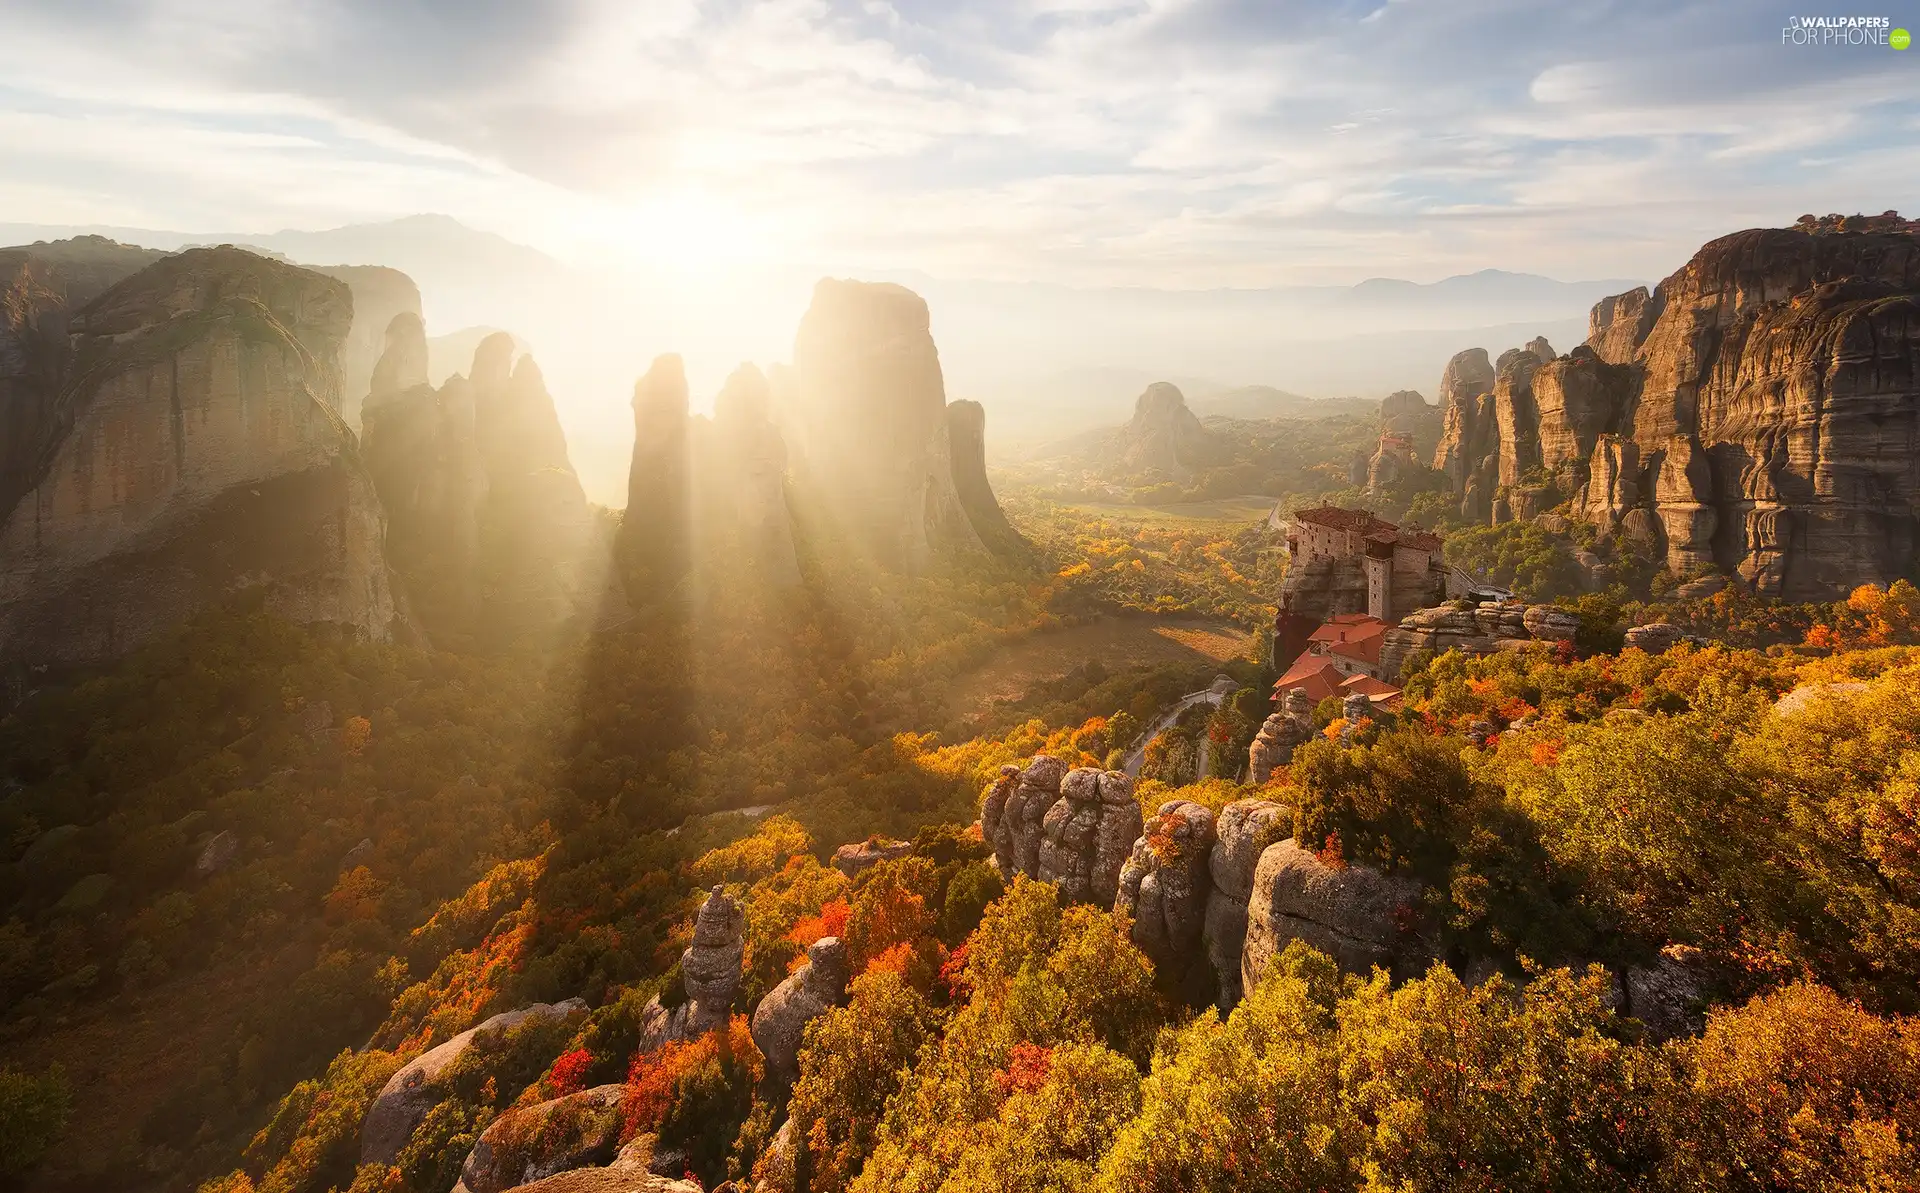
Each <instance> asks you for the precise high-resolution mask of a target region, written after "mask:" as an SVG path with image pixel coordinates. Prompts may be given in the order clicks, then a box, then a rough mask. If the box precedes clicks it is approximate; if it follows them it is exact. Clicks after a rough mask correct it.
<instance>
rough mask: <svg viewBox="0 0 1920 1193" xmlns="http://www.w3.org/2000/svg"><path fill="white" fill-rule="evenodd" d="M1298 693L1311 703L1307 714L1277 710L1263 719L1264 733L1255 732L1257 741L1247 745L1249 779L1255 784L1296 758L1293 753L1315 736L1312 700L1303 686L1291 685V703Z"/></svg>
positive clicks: (1308, 703) (1261, 782)
mask: <svg viewBox="0 0 1920 1193" xmlns="http://www.w3.org/2000/svg"><path fill="white" fill-rule="evenodd" d="M1296 694H1298V695H1299V697H1300V699H1301V700H1303V701H1305V702H1306V703H1307V710H1306V716H1305V717H1304V718H1303V717H1301V716H1300V715H1299V714H1298V713H1297V712H1293V711H1281V712H1277V713H1274V714H1273V715H1272V716H1270V717H1268V718H1267V719H1266V720H1265V721H1263V722H1261V725H1260V732H1258V733H1256V734H1254V737H1253V744H1252V745H1250V746H1248V747H1247V781H1248V782H1250V783H1252V784H1253V785H1254V786H1255V787H1258V786H1260V785H1261V784H1263V783H1265V782H1266V781H1267V780H1268V779H1271V778H1272V777H1273V772H1274V771H1276V770H1278V769H1280V768H1281V767H1283V766H1285V765H1287V763H1289V762H1291V761H1293V752H1294V751H1295V750H1297V749H1299V748H1300V747H1301V746H1302V745H1304V744H1306V742H1307V741H1309V740H1311V739H1312V737H1313V707H1312V699H1311V697H1309V696H1307V694H1306V693H1305V692H1304V691H1302V690H1301V689H1299V688H1291V689H1289V690H1288V692H1287V697H1288V701H1289V704H1291V701H1292V698H1293V697H1294V696H1295V695H1296Z"/></svg>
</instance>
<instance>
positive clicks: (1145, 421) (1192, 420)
mask: <svg viewBox="0 0 1920 1193" xmlns="http://www.w3.org/2000/svg"><path fill="white" fill-rule="evenodd" d="M1124 442H1125V446H1124V448H1123V455H1122V458H1123V459H1124V460H1125V461H1126V463H1127V464H1128V465H1129V466H1131V467H1133V468H1137V469H1144V470H1147V471H1150V472H1161V473H1165V474H1166V475H1168V476H1171V477H1177V478H1181V479H1184V478H1186V477H1189V476H1191V475H1193V470H1194V469H1196V468H1199V467H1202V466H1203V465H1205V464H1207V463H1208V462H1210V461H1211V460H1212V459H1213V458H1214V456H1215V454H1216V453H1215V450H1214V444H1213V437H1212V436H1211V435H1209V434H1208V433H1207V429H1206V428H1205V427H1203V426H1201V425H1200V419H1199V417H1198V416H1197V415H1195V414H1194V412H1193V411H1192V410H1190V409H1188V408H1187V399H1186V395H1184V394H1182V393H1181V392H1180V389H1179V387H1178V386H1176V385H1173V384H1171V383H1169V382H1166V381H1156V382H1154V383H1153V384H1152V385H1149V386H1147V388H1146V389H1145V390H1142V391H1141V393H1140V396H1139V397H1138V398H1136V399H1134V403H1133V420H1132V421H1131V422H1129V423H1128V424H1127V427H1126V432H1125V439H1124Z"/></svg>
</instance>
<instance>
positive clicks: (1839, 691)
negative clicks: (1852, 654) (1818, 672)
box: [1773, 679, 1868, 717]
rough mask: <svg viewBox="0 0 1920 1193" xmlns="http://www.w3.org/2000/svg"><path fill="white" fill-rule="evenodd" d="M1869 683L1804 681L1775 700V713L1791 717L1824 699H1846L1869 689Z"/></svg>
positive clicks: (1856, 681) (1858, 681)
mask: <svg viewBox="0 0 1920 1193" xmlns="http://www.w3.org/2000/svg"><path fill="white" fill-rule="evenodd" d="M1867 686H1868V685H1867V684H1865V683H1863V682H1861V681H1860V680H1857V679H1855V680H1840V681H1837V682H1834V683H1803V684H1801V685H1800V686H1799V687H1797V688H1795V689H1793V691H1791V692H1788V693H1787V694H1786V695H1784V696H1782V697H1780V699H1778V700H1776V701H1774V704H1773V713H1774V715H1775V716H1778V717H1790V716H1792V715H1793V714H1795V713H1797V712H1800V711H1802V710H1804V709H1806V708H1809V707H1811V706H1812V705H1814V704H1816V703H1818V702H1819V701H1821V700H1824V699H1834V700H1845V699H1847V698H1849V697H1851V696H1856V695H1858V694H1859V693H1861V692H1864V691H1866V690H1867Z"/></svg>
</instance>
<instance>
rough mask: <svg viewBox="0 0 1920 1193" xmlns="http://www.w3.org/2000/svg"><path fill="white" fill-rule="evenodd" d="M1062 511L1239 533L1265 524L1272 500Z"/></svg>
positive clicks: (1100, 505) (1083, 505)
mask: <svg viewBox="0 0 1920 1193" xmlns="http://www.w3.org/2000/svg"><path fill="white" fill-rule="evenodd" d="M1063 508H1065V509H1070V510H1073V511H1075V512H1078V513H1082V514H1085V515H1087V516H1088V517H1090V518H1107V519H1111V520H1112V521H1115V522H1137V523H1142V524H1146V525H1152V526H1161V527H1166V528H1169V529H1187V528H1196V527H1199V526H1220V527H1226V528H1230V529H1236V530H1237V529H1239V528H1241V527H1244V526H1246V525H1248V524H1250V523H1254V522H1263V521H1265V520H1266V518H1267V515H1268V514H1270V513H1272V512H1273V498H1271V497H1262V496H1260V495H1259V494H1252V495H1249V496H1246V497H1220V498H1216V499H1214V500H1212V501H1170V502H1167V503H1165V504H1163V505H1133V504H1131V503H1127V502H1105V501H1085V502H1080V503H1078V504H1075V505H1069V506H1065V507H1063Z"/></svg>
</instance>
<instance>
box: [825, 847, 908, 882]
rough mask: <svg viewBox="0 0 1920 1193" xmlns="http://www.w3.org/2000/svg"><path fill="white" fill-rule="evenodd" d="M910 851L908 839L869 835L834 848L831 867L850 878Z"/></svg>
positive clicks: (905, 854)
mask: <svg viewBox="0 0 1920 1193" xmlns="http://www.w3.org/2000/svg"><path fill="white" fill-rule="evenodd" d="M912 852H913V843H912V842H910V841H888V840H886V839H885V838H882V837H869V838H867V839H866V840H864V841H855V842H854V843H853V844H851V845H842V846H841V847H840V848H838V849H836V850H834V851H833V868H834V869H836V870H838V871H840V873H842V874H845V875H846V876H847V877H848V878H852V877H854V876H855V875H856V874H859V873H860V872H861V871H863V870H870V869H872V868H873V867H875V866H877V865H879V864H880V863H881V862H891V861H898V860H899V859H900V858H903V857H906V856H907V855H908V854H910V853H912Z"/></svg>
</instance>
